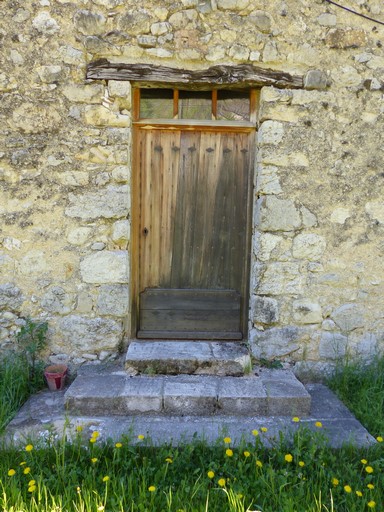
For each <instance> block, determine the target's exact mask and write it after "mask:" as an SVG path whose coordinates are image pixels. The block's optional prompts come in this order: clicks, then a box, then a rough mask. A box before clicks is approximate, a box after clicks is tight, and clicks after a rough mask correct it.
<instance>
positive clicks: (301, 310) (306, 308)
mask: <svg viewBox="0 0 384 512" xmlns="http://www.w3.org/2000/svg"><path fill="white" fill-rule="evenodd" d="M293 318H294V320H296V322H297V323H299V324H318V323H321V322H322V320H323V316H322V313H321V306H320V304H318V303H316V302H312V301H310V300H307V299H300V300H295V301H294V302H293Z"/></svg>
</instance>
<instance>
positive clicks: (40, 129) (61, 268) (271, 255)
mask: <svg viewBox="0 0 384 512" xmlns="http://www.w3.org/2000/svg"><path fill="white" fill-rule="evenodd" d="M348 5H349V6H350V7H352V8H354V9H356V10H357V11H358V12H361V13H362V14H365V15H368V16H370V17H372V18H376V19H377V20H381V21H382V22H383V21H384V6H383V4H382V2H381V0H368V1H366V2H360V1H350V2H348ZM0 11H1V13H2V16H1V17H0V41H1V49H0V51H1V57H2V67H1V69H0V94H1V112H0V116H1V125H0V216H1V225H0V346H1V347H2V348H5V347H7V346H9V345H10V344H12V343H13V339H14V336H13V335H14V332H15V330H16V329H17V328H18V327H19V326H20V323H21V322H22V317H24V316H31V317H33V318H44V319H47V320H48V321H49V325H50V355H51V360H52V361H57V360H65V361H66V360H71V361H72V362H74V363H78V364H79V363H81V362H83V361H86V360H105V359H107V358H108V357H112V356H114V355H115V354H116V353H117V351H118V350H119V348H121V347H122V346H124V344H125V343H126V340H127V337H128V335H129V333H130V324H129V318H130V315H129V309H130V297H129V289H130V287H129V283H130V279H129V267H130V264H129V262H130V175H131V130H130V124H131V94H130V84H129V83H128V82H123V81H122V82H119V81H109V82H105V81H87V80H85V71H86V65H87V63H89V62H91V61H93V60H96V59H98V58H100V57H104V58H108V59H109V60H110V61H114V62H127V63H136V62H137V63H151V64H155V65H156V64H163V65H168V66H174V67H181V66H183V67H185V68H189V69H203V68H206V67H209V66H212V65H214V64H227V65H228V64H229V65H230V64H239V63H251V64H254V65H256V66H260V67H264V68H270V69H275V70H281V71H285V72H289V73H295V74H302V75H303V76H306V84H305V88H304V89H302V90H279V89H275V88H272V87H265V88H263V89H262V91H261V101H260V112H259V132H258V139H257V145H258V149H257V162H256V170H255V206H254V228H253V229H254V232H253V235H254V236H253V249H252V272H251V297H250V317H249V319H250V322H249V323H250V330H249V339H250V344H251V347H252V350H253V352H254V354H255V355H256V356H257V357H260V358H267V359H273V358H276V357H277V358H281V359H283V360H286V361H290V362H291V363H293V364H295V368H296V371H297V372H299V373H301V374H304V373H305V372H309V371H315V372H320V373H321V372H324V371H326V369H327V368H329V367H331V366H332V365H333V364H334V363H335V362H336V361H337V360H338V359H340V358H344V357H346V356H352V355H356V356H357V357H359V358H364V359H367V358H370V357H372V355H373V354H375V353H377V352H380V351H382V349H383V346H384V308H383V302H384V300H383V272H382V261H383V259H382V258H383V252H384V244H383V241H382V236H383V228H384V200H383V198H382V194H381V189H382V182H383V178H384V170H383V159H384V150H383V146H382V142H381V134H382V132H383V110H384V100H383V94H384V79H383V71H384V53H383V49H382V44H383V43H384V27H383V26H382V25H380V24H378V23H375V22H373V21H369V20H367V19H363V18H361V17H358V16H356V15H354V14H352V13H349V12H346V11H344V10H341V9H338V8H337V7H335V6H332V5H330V4H327V3H326V2H323V1H320V0H285V1H283V0H282V1H278V2H265V1H264V0H263V1H258V0H172V1H170V0H164V1H163V2H161V3H160V4H159V2H156V1H154V0H143V1H141V2H137V1H136V0H77V1H72V2H71V1H69V0H39V1H36V2H29V1H28V2H25V1H24V2H21V1H18V0H8V1H7V0H3V1H1V2H0Z"/></svg>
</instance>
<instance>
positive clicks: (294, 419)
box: [292, 416, 300, 423]
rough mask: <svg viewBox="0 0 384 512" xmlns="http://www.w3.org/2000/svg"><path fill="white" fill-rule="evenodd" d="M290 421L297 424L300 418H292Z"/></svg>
mask: <svg viewBox="0 0 384 512" xmlns="http://www.w3.org/2000/svg"><path fill="white" fill-rule="evenodd" d="M292 421H294V422H295V423H299V421H300V418H299V417H298V416H294V417H293V418H292Z"/></svg>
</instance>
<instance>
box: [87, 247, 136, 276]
mask: <svg viewBox="0 0 384 512" xmlns="http://www.w3.org/2000/svg"><path fill="white" fill-rule="evenodd" d="M80 274H81V277H82V279H83V281H84V282H86V283H95V284H103V283H105V284H108V283H128V280H129V276H128V274H129V270H128V253H127V251H100V252H96V253H94V254H90V255H89V256H86V257H85V258H84V259H83V260H82V261H81V263H80Z"/></svg>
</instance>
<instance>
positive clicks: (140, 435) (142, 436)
mask: <svg viewBox="0 0 384 512" xmlns="http://www.w3.org/2000/svg"><path fill="white" fill-rule="evenodd" d="M144 438H145V436H144V435H143V434H139V435H138V436H137V439H139V440H140V441H142V440H143V439H144ZM152 487H153V486H152Z"/></svg>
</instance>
